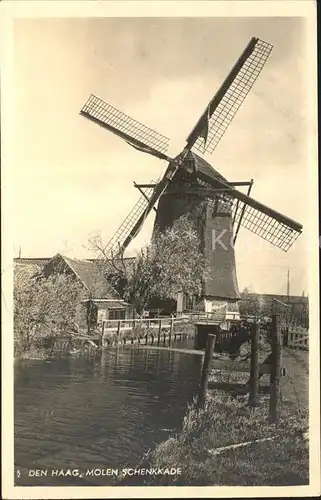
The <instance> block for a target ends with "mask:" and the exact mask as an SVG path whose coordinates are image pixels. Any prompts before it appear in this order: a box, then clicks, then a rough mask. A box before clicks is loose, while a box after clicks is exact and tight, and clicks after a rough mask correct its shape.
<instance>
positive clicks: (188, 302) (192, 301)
mask: <svg viewBox="0 0 321 500" xmlns="http://www.w3.org/2000/svg"><path fill="white" fill-rule="evenodd" d="M195 305H196V297H195V296H194V295H192V296H190V295H187V294H186V293H185V294H184V302H183V309H184V311H193V310H194V309H195Z"/></svg>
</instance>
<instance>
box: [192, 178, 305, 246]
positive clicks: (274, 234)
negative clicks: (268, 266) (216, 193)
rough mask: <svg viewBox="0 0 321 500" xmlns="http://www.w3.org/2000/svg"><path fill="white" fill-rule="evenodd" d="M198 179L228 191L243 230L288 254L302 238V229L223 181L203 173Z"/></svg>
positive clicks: (226, 195)
mask: <svg viewBox="0 0 321 500" xmlns="http://www.w3.org/2000/svg"><path fill="white" fill-rule="evenodd" d="M197 175H198V177H199V178H200V179H201V180H202V181H204V182H206V183H207V184H210V185H212V186H213V187H215V188H216V189H217V186H218V185H220V186H221V187H222V188H224V189H225V190H226V193H225V198H226V197H227V198H229V199H230V201H229V203H230V204H231V207H232V217H233V221H234V224H236V225H238V224H240V226H241V227H244V228H246V229H248V230H249V231H251V232H252V233H254V234H257V235H258V236H260V237H261V238H263V239H265V240H267V241H268V242H270V243H271V244H272V245H274V246H276V247H278V248H280V249H281V250H284V251H285V252H287V251H288V249H289V248H290V247H291V246H292V245H293V243H294V241H295V240H296V239H297V237H298V236H299V235H300V234H301V232H302V225H301V224H299V223H298V222H296V221H294V220H293V219H290V218H289V217H287V216H286V215H283V214H281V213H280V212H277V211H276V210H274V209H273V208H270V207H267V206H266V205H264V204H263V203H260V202H259V201H257V200H255V199H254V198H251V197H250V196H247V195H246V194H244V193H242V192H241V191H238V190H237V189H235V188H231V186H229V184H227V183H226V182H224V181H223V180H221V179H220V178H216V179H213V177H211V176H209V175H208V174H206V173H204V172H201V171H200V170H198V172H197Z"/></svg>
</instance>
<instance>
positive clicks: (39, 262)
mask: <svg viewBox="0 0 321 500" xmlns="http://www.w3.org/2000/svg"><path fill="white" fill-rule="evenodd" d="M51 259H52V257H15V258H14V259H13V260H14V263H15V264H22V265H34V266H41V267H43V266H44V265H45V264H47V262H49V261H50V260H51Z"/></svg>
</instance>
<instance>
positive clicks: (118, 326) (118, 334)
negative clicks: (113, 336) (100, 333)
mask: <svg viewBox="0 0 321 500" xmlns="http://www.w3.org/2000/svg"><path fill="white" fill-rule="evenodd" d="M120 323H121V322H120V321H118V323H117V340H116V344H117V345H118V342H119V337H120Z"/></svg>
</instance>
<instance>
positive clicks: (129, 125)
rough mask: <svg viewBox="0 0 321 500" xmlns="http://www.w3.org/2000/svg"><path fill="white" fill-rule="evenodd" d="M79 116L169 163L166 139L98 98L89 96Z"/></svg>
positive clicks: (167, 140)
mask: <svg viewBox="0 0 321 500" xmlns="http://www.w3.org/2000/svg"><path fill="white" fill-rule="evenodd" d="M80 114H81V115H83V116H85V117H86V118H88V119H89V120H91V121H93V122H95V123H97V125H100V126H101V127H104V128H106V129H108V130H110V131H111V132H113V133H114V134H116V135H118V136H119V137H121V138H122V139H124V140H125V141H126V142H128V143H129V144H130V145H131V146H134V147H136V149H139V150H140V151H143V152H144V153H149V154H151V155H153V156H156V157H157V158H160V159H161V160H167V161H170V158H168V156H167V155H166V154H165V153H166V151H167V149H168V145H169V139H168V138H167V137H165V136H164V135H161V134H159V133H158V132H156V131H155V130H153V129H151V128H149V127H146V126H145V125H143V124H142V123H140V122H138V121H137V120H134V119H133V118H131V117H130V116H128V115H125V113H123V112H122V111H119V110H118V109H117V108H114V107H113V106H111V105H110V104H107V103H106V102H105V101H103V100H102V99H100V98H99V97H96V96H95V95H93V94H91V95H90V97H89V99H88V100H87V102H86V104H85V105H84V106H83V108H82V109H81V111H80Z"/></svg>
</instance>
